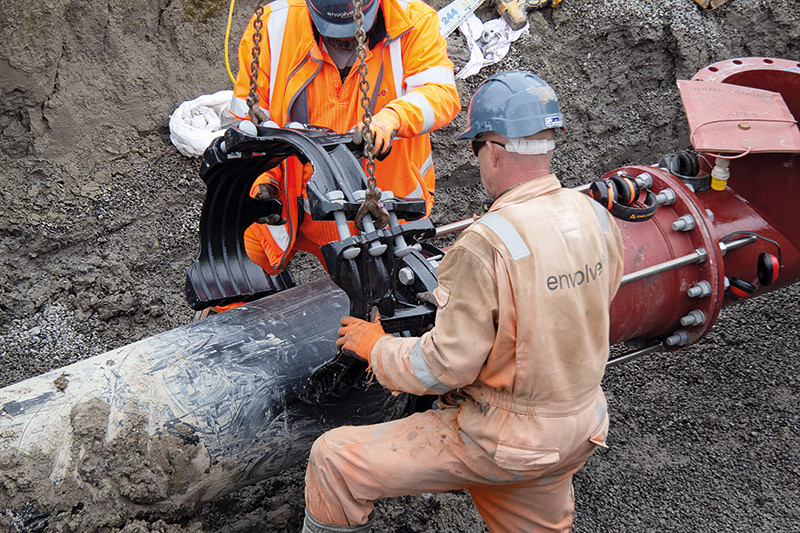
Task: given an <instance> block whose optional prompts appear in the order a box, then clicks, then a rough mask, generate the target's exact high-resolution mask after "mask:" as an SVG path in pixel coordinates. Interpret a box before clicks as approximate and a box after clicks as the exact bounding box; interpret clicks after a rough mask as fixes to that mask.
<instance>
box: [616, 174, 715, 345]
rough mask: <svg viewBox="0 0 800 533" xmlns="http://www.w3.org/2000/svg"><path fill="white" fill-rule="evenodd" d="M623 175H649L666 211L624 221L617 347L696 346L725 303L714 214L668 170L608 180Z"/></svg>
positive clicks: (620, 222)
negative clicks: (636, 343)
mask: <svg viewBox="0 0 800 533" xmlns="http://www.w3.org/2000/svg"><path fill="white" fill-rule="evenodd" d="M620 171H622V172H624V173H626V174H628V175H629V176H631V177H633V178H640V179H641V178H643V177H647V176H649V177H650V179H651V180H652V185H651V186H650V190H651V191H652V192H653V193H655V194H656V195H657V197H658V198H659V203H660V204H661V205H659V208H658V209H657V210H656V213H655V215H654V216H653V218H652V219H650V220H648V221H645V222H625V221H621V220H620V221H618V224H619V226H620V230H621V232H622V235H623V243H624V245H625V267H626V271H625V274H624V277H623V286H622V287H620V289H619V291H618V293H617V295H616V297H615V298H614V301H613V302H612V304H611V324H612V327H611V342H612V343H617V342H622V341H627V340H632V339H642V340H645V341H650V342H652V341H656V340H664V341H665V343H666V344H667V345H668V346H670V347H676V348H677V347H680V346H685V345H687V344H691V343H694V342H697V341H698V340H699V339H701V338H702V337H703V336H705V335H706V333H708V331H709V330H710V328H711V326H712V325H713V324H714V321H715V320H716V318H717V316H718V315H719V311H720V309H721V307H722V300H723V291H724V275H723V273H722V269H721V264H722V254H721V252H720V248H719V243H718V242H717V240H716V238H715V236H714V235H715V233H714V231H713V222H712V215H711V214H710V213H709V212H706V209H705V208H704V207H703V206H702V205H701V204H699V203H698V202H697V199H696V197H695V195H694V194H693V193H692V191H691V190H690V189H689V188H688V187H687V186H686V185H685V184H684V183H683V182H681V181H680V180H678V179H676V178H675V177H673V176H672V175H670V174H669V173H667V172H665V171H664V170H661V169H658V168H655V167H647V166H634V167H625V168H623V169H619V170H616V171H612V172H609V173H608V174H606V175H605V176H603V177H604V178H608V177H610V176H612V175H615V174H617V173H618V172H620ZM670 191H671V192H670ZM690 294H691V295H694V296H690Z"/></svg>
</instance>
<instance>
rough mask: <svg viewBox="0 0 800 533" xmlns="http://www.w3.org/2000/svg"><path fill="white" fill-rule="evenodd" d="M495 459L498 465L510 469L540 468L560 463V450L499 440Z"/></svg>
mask: <svg viewBox="0 0 800 533" xmlns="http://www.w3.org/2000/svg"><path fill="white" fill-rule="evenodd" d="M494 460H495V462H496V463H497V464H498V466H500V467H502V468H505V469H508V470H539V469H542V468H547V467H549V466H552V465H554V464H556V463H558V462H559V461H560V460H561V455H560V454H559V452H558V450H547V449H541V448H524V447H520V446H519V445H516V444H509V443H506V442H502V441H499V442H498V443H497V450H496V451H495V454H494Z"/></svg>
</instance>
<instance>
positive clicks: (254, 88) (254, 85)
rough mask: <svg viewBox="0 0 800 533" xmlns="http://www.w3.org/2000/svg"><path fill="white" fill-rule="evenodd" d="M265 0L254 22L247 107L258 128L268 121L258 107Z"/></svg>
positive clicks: (258, 7) (259, 3)
mask: <svg viewBox="0 0 800 533" xmlns="http://www.w3.org/2000/svg"><path fill="white" fill-rule="evenodd" d="M263 16H264V0H258V2H257V4H256V19H255V20H254V21H253V29H254V30H255V31H253V48H252V50H251V51H250V53H251V54H252V56H253V61H252V62H251V63H250V94H249V95H248V96H247V107H248V108H249V109H250V120H251V121H252V122H253V124H255V125H256V126H258V125H259V124H260V123H262V122H264V121H265V120H268V119H269V117H267V115H266V113H264V110H263V109H261V108H260V107H259V105H258V103H259V97H258V68H259V65H258V63H259V61H258V57H259V56H260V55H261V38H262V36H261V29H262V28H263V27H264V21H263V20H261V19H262V18H263Z"/></svg>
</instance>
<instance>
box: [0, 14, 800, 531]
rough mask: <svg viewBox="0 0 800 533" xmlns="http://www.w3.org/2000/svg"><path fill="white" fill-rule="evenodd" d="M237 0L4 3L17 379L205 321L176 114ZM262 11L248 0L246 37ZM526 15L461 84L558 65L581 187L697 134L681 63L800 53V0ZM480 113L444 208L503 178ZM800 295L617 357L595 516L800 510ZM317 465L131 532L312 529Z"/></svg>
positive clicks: (204, 89) (4, 287)
mask: <svg viewBox="0 0 800 533" xmlns="http://www.w3.org/2000/svg"><path fill="white" fill-rule="evenodd" d="M444 3H445V2H443V1H441V0H437V1H436V2H432V4H433V5H434V7H437V8H439V7H441V6H443V5H444ZM227 7H228V5H227V3H226V2H221V1H212V0H172V1H169V0H126V1H124V2H123V1H121V0H109V1H108V2H102V3H97V2H88V3H85V2H75V1H70V0H44V1H40V2H35V3H34V2H4V3H3V4H2V5H0V198H2V200H1V201H0V202H1V203H0V206H2V210H3V212H2V217H0V291H1V292H0V296H1V297H0V387H1V386H5V385H8V384H11V383H14V382H17V381H20V380H22V379H25V378H28V377H31V376H33V375H36V374H38V373H41V372H44V371H46V370H51V369H55V368H58V367H60V366H63V365H65V364H68V363H70V362H74V361H76V360H78V359H81V358H84V357H87V356H91V355H95V354H99V353H102V352H105V351H107V350H109V349H112V348H115V347H118V346H122V345H124V344H128V343H130V342H132V341H134V340H137V339H140V338H143V337H146V336H149V335H152V334H154V333H158V332H161V331H165V330H167V329H170V328H173V327H176V326H179V325H181V324H185V323H186V322H188V321H190V320H191V318H192V314H193V313H192V311H191V310H190V309H189V308H188V307H187V306H186V304H185V302H184V299H183V282H184V276H185V271H186V268H187V267H188V265H189V264H190V262H191V260H192V259H193V257H194V255H195V253H196V246H197V243H196V237H195V231H196V228H197V221H198V216H199V212H200V207H201V203H202V199H203V194H204V186H203V184H202V182H201V180H200V179H199V177H198V174H197V170H198V161H197V160H194V159H189V158H186V157H183V156H181V155H180V154H179V153H178V152H177V151H176V150H175V148H174V147H173V146H172V145H171V144H170V141H169V132H168V128H167V121H168V117H169V114H170V113H171V112H172V111H173V110H174V109H175V108H176V107H177V106H178V105H179V104H180V103H181V102H182V101H184V100H189V99H192V98H194V97H196V96H199V95H201V94H208V93H211V92H215V91H217V90H221V89H227V88H229V87H230V82H229V80H228V78H227V75H226V71H225V66H224V60H223V44H222V43H223V38H224V32H225V24H226V15H227ZM250 9H252V6H251V5H249V3H240V4H237V5H236V8H235V12H234V21H233V30H232V35H233V37H232V39H231V40H232V42H235V41H237V40H238V39H237V38H236V36H237V35H239V34H241V31H242V30H243V28H244V24H245V22H246V20H247V18H248V17H249V13H248V12H249V10H250ZM479 15H480V16H481V17H482V18H484V19H489V18H494V17H495V16H496V13H494V12H493V7H491V6H487V7H484V8H482V9H481V10H479ZM528 18H529V20H530V23H531V27H530V33H529V34H528V35H525V36H523V37H522V38H521V39H520V40H519V41H517V42H516V43H514V45H513V46H512V50H511V53H510V54H509V55H508V56H507V57H506V58H505V59H504V60H503V61H502V62H501V63H499V64H496V65H493V66H491V67H488V68H485V69H484V70H483V71H481V73H480V74H479V75H477V76H473V77H472V78H470V79H468V80H466V81H465V82H463V81H462V82H459V90H460V92H461V99H462V105H463V107H464V108H466V104H467V102H468V100H469V96H470V94H471V93H472V91H473V90H474V88H475V87H476V86H477V84H478V83H479V82H480V81H481V80H482V79H483V78H485V77H486V76H488V75H490V74H493V73H495V72H498V71H501V70H508V69H515V68H523V69H528V70H532V71H534V72H536V73H537V74H539V75H540V76H542V77H543V78H545V79H546V80H548V81H549V82H550V83H551V84H552V85H553V87H554V88H555V89H556V92H557V93H558V94H559V96H560V99H561V103H562V108H563V111H564V113H565V115H566V117H567V124H568V129H569V131H568V133H567V134H566V135H564V136H562V137H561V138H560V140H559V147H558V149H557V156H556V159H555V162H554V165H555V169H556V171H557V173H558V174H559V175H560V177H561V178H562V180H563V181H564V182H565V183H567V184H569V185H576V184H579V183H585V182H588V181H590V180H591V179H593V178H596V177H598V176H599V175H601V174H603V173H604V172H605V171H607V170H610V169H613V168H616V167H619V166H621V165H623V164H627V163H654V162H655V161H657V160H658V157H659V156H660V155H661V154H663V153H666V152H670V151H673V150H675V149H680V148H684V147H686V146H687V145H688V140H687V128H686V124H685V119H684V116H683V111H682V107H681V105H680V101H679V97H678V93H677V90H676V87H675V80H676V79H687V78H690V77H691V76H692V75H693V74H694V73H695V72H696V71H697V70H699V69H700V68H702V67H704V66H706V65H708V64H710V63H713V62H715V61H719V60H723V59H729V58H733V57H743V56H765V57H782V58H787V59H791V60H800V3H798V2H797V1H796V0H775V1H769V0H731V1H730V2H728V3H727V4H725V5H724V6H722V7H721V8H719V9H717V10H714V11H711V12H703V11H701V10H700V9H699V8H698V7H697V6H696V5H695V3H694V2H693V1H691V0H664V1H660V2H651V1H649V0H633V1H622V0H616V1H613V2H605V1H601V0H564V2H563V3H562V4H561V6H560V7H559V8H558V9H555V10H552V9H544V10H541V11H534V12H531V13H529V15H528ZM448 45H449V51H450V54H451V57H452V59H453V61H454V62H455V64H456V68H457V69H458V68H460V66H462V65H463V64H464V63H465V62H466V60H467V53H466V48H465V46H464V43H463V41H462V37H461V36H460V34H458V32H456V33H455V34H453V35H452V36H451V37H450V38H449V39H448ZM232 49H233V47H232ZM234 69H235V67H234ZM464 125H465V114H464V113H462V114H460V115H459V116H458V117H457V118H456V120H455V121H454V122H453V124H452V125H451V126H449V127H447V128H444V129H443V130H441V131H439V132H435V133H434V135H433V142H434V150H435V153H434V156H435V163H436V169H437V176H438V185H437V192H438V195H437V204H436V206H435V208H434V214H433V219H434V221H436V222H437V223H445V222H451V221H454V220H458V219H461V218H464V217H466V216H468V215H469V214H471V213H472V212H474V211H475V210H476V209H477V206H478V205H479V204H480V202H481V201H482V199H483V195H482V192H481V191H480V187H479V181H478V177H477V170H476V168H475V160H474V158H473V157H471V156H469V155H468V151H467V147H466V146H463V145H461V144H457V143H456V142H455V141H454V137H455V135H456V134H457V132H459V131H460V130H461V129H463V128H464ZM292 270H293V271H294V273H295V275H296V277H297V278H298V280H300V281H306V280H309V279H313V278H315V277H317V276H319V275H321V272H320V269H319V268H318V267H317V266H316V265H314V264H313V262H311V261H309V260H308V259H307V258H300V260H298V261H296V262H295V264H294V265H293V267H292ZM799 295H800V287H798V286H797V285H795V286H793V287H790V288H788V289H784V290H781V291H778V292H776V293H773V294H771V295H767V296H764V297H761V298H758V299H755V300H753V301H749V302H746V303H744V304H740V305H738V306H736V307H731V308H728V309H727V310H726V311H725V312H724V313H723V315H722V317H721V319H720V321H719V323H718V324H717V326H716V327H715V329H714V331H713V332H712V334H711V335H710V336H709V337H708V338H707V339H705V340H704V341H702V342H701V343H699V344H698V345H696V346H693V347H691V348H689V349H685V350H683V351H680V352H677V353H671V354H662V355H656V356H650V357H648V358H646V359H643V360H638V361H636V362H633V363H630V364H627V365H624V366H622V367H616V368H613V369H611V370H610V371H609V372H608V373H607V376H606V379H605V386H606V388H607V390H608V396H609V402H610V409H611V416H612V422H611V435H610V441H609V442H610V445H611V447H610V448H609V449H608V450H604V451H602V452H600V453H598V454H597V455H596V456H594V457H593V458H592V459H591V461H590V463H589V465H588V466H587V467H586V468H585V469H584V470H582V471H581V472H580V473H579V474H578V475H577V476H576V480H575V489H576V500H577V503H576V507H577V508H576V527H575V530H576V531H586V532H589V531H685V530H704V531H796V530H797V524H798V523H800V516H798V515H800V496H799V495H798V491H797V487H798V486H800V466H798V465H800V452H798V447H797V444H796V442H797V432H798V429H797V428H798V427H800V408H798V405H800V402H799V401H798V397H799V396H800V383H798V377H797V372H796V358H797V355H798V352H799V351H800V341H798V337H797V331H798V327H800V319H798V312H797V311H798V309H799V308H800V307H799V306H798V303H797V301H798V296H799ZM302 470H303V469H302V467H298V468H297V469H295V470H292V471H288V472H286V473H285V474H284V475H281V476H278V477H276V478H274V479H271V480H268V481H266V482H263V483H260V484H258V485H255V486H252V487H250V488H247V489H244V490H241V491H239V492H236V493H233V494H231V495H229V496H225V497H223V498H222V499H220V500H218V501H216V502H213V503H211V504H208V505H206V506H205V507H203V508H202V509H200V510H198V511H197V513H196V514H194V515H193V516H189V517H185V518H183V519H181V520H178V519H175V518H169V519H167V520H166V521H165V520H159V517H158V516H149V517H147V516H142V517H140V518H139V519H136V518H125V519H121V520H120V521H118V523H117V524H116V526H115V527H116V529H114V530H120V529H121V530H123V531H126V532H128V533H132V532H139V531H142V532H145V531H175V532H178V531H181V532H182V531H197V532H200V531H208V532H210V531H219V532H244V531H285V530H289V531H291V530H298V529H299V526H300V523H301V520H302V508H303V503H302V500H303V495H302ZM3 490H4V489H3V485H1V484H0V495H2V491H3ZM89 505H90V504H89ZM377 509H378V511H377V513H378V519H377V529H378V530H380V531H409V532H410V531H415V532H416V531H420V532H421V531H431V532H432V531H452V532H456V531H483V528H484V526H483V524H482V522H481V520H480V518H479V517H478V515H477V514H476V512H475V510H474V508H473V506H472V504H471V502H470V500H469V498H468V497H467V496H466V495H465V494H463V493H448V494H442V495H432V496H431V495H422V496H413V497H408V498H400V499H397V500H393V501H386V502H380V503H379V504H378V507H377ZM106 512H107V513H109V516H113V513H114V510H113V509H108V510H107V511H106ZM112 522H113V520H112ZM22 523H23V521H22V520H21V518H20V516H19V515H18V514H15V513H11V512H5V513H3V514H0V531H2V530H3V529H8V530H13V531H26V530H30V527H31V526H28V527H26V526H23V525H21V524H22ZM68 527H69V526H68V525H67V524H64V523H61V524H59V523H53V522H52V521H51V523H50V524H49V525H48V528H49V529H50V530H53V531H58V530H68Z"/></svg>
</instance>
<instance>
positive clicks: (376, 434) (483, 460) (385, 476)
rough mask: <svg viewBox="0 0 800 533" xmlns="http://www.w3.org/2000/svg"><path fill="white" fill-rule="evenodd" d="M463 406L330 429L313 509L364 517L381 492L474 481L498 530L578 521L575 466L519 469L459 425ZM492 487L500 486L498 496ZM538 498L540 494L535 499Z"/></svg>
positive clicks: (316, 474)
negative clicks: (489, 451) (499, 459)
mask: <svg viewBox="0 0 800 533" xmlns="http://www.w3.org/2000/svg"><path fill="white" fill-rule="evenodd" d="M457 416H458V409H455V408H448V409H440V410H432V411H426V412H424V413H416V414H414V415H411V416H409V417H407V418H404V419H400V420H395V421H392V422H386V423H383V424H376V425H371V426H361V427H352V426H348V427H342V428H337V429H334V430H331V431H329V432H327V433H325V434H324V435H323V436H322V437H320V438H319V439H317V441H316V442H315V443H314V446H313V447H312V449H311V456H310V458H309V463H308V469H307V470H306V510H307V511H308V513H309V514H310V515H311V516H312V517H314V518H315V519H316V520H318V521H319V522H322V523H325V524H331V525H339V526H345V525H350V526H355V525H361V524H365V523H366V522H367V521H368V520H369V518H370V516H371V514H372V511H373V508H374V501H375V500H377V499H380V498H388V497H396V496H403V495H408V494H418V493H422V492H445V491H449V490H457V489H469V490H470V493H471V494H474V496H473V498H475V499H476V505H477V507H478V510H479V512H480V513H481V515H482V516H483V517H484V519H485V520H486V523H487V525H488V526H489V528H490V530H491V531H531V530H533V531H567V530H568V529H569V528H570V527H571V525H572V509H573V504H572V496H571V488H570V487H571V479H572V473H573V472H574V471H575V470H577V469H578V468H579V467H580V465H582V464H583V463H584V462H585V459H586V457H588V455H589V454H591V451H592V450H593V449H594V445H593V444H591V443H587V446H586V447H585V448H584V449H583V450H582V451H581V453H582V455H583V460H582V461H580V462H579V463H577V464H576V466H575V467H574V469H573V468H569V469H568V470H567V471H563V472H562V471H559V472H560V473H558V474H556V473H554V472H552V471H548V472H547V473H546V476H547V477H546V478H545V479H539V478H540V477H541V473H538V472H514V471H509V470H506V469H504V468H501V467H499V466H497V464H496V463H495V462H494V461H493V460H492V458H491V457H490V456H489V455H488V454H487V453H486V452H485V451H484V450H483V449H482V448H481V447H480V446H478V445H477V444H476V443H475V442H474V441H473V440H472V439H470V438H469V436H467V435H466V434H464V433H463V432H462V431H461V430H460V429H459V426H458V421H457ZM492 491H497V494H498V496H494V495H493V494H492ZM531 498H541V501H539V502H536V503H535V504H532V503H531Z"/></svg>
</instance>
